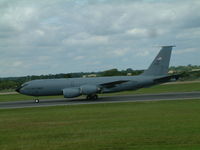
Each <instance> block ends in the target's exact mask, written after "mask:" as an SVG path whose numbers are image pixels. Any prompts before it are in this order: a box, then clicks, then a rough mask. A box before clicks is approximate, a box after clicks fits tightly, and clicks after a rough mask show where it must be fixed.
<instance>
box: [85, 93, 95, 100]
mask: <svg viewBox="0 0 200 150" xmlns="http://www.w3.org/2000/svg"><path fill="white" fill-rule="evenodd" d="M86 99H87V100H96V99H98V95H96V94H95V95H87V97H86Z"/></svg>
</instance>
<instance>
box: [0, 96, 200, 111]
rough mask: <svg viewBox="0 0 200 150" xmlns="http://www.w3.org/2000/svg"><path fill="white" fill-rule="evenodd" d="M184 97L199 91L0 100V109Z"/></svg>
mask: <svg viewBox="0 0 200 150" xmlns="http://www.w3.org/2000/svg"><path fill="white" fill-rule="evenodd" d="M184 99H188V100H189V99H200V92H184V93H163V94H137V95H125V96H102V97H100V98H99V99H98V100H85V99H83V98H75V99H64V98H63V99H51V100H40V102H39V103H35V101H34V100H24V101H15V102H0V109H8V108H26V107H45V106H60V105H82V104H99V103H121V102H137V101H162V100H184Z"/></svg>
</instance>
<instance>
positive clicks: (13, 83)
mask: <svg viewBox="0 0 200 150" xmlns="http://www.w3.org/2000/svg"><path fill="white" fill-rule="evenodd" d="M169 70H171V72H172V74H180V73H181V74H182V77H181V78H180V80H196V79H200V66H196V65H188V66H176V67H175V66H172V67H170V69H169ZM142 72H143V70H133V69H131V68H128V69H126V70H118V69H115V68H114V69H110V70H105V71H101V72H78V73H60V74H49V75H32V76H24V77H7V78H0V90H4V89H15V88H16V87H18V86H20V85H21V84H23V83H24V82H27V81H31V80H36V79H59V78H77V77H83V76H84V75H90V74H95V75H96V76H97V77H103V76H126V75H127V74H129V75H132V76H134V75H139V74H141V73H142Z"/></svg>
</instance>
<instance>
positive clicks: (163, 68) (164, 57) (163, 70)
mask: <svg viewBox="0 0 200 150" xmlns="http://www.w3.org/2000/svg"><path fill="white" fill-rule="evenodd" d="M172 47H175V46H162V48H161V50H160V52H159V53H158V55H157V56H156V58H155V59H154V61H153V62H152V64H151V65H150V66H149V68H148V69H147V70H145V71H144V73H143V74H142V75H145V76H162V75H166V74H167V73H168V69H169V62H170V57H171V51H172Z"/></svg>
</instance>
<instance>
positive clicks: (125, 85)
mask: <svg viewBox="0 0 200 150" xmlns="http://www.w3.org/2000/svg"><path fill="white" fill-rule="evenodd" d="M173 47H174V46H162V48H161V50H160V52H159V53H158V55H157V56H156V58H155V59H154V60H153V62H152V64H151V65H150V66H149V68H148V69H147V70H145V71H144V73H142V74H141V75H138V76H113V77H93V78H68V79H43V80H33V81H29V82H26V83H24V84H22V85H21V86H20V87H18V88H17V89H16V91H17V92H19V93H21V94H25V95H31V96H36V97H38V96H50V95H64V97H65V98H73V97H78V96H80V95H86V96H87V99H97V98H98V96H97V94H99V93H112V92H119V91H126V90H136V89H139V88H144V87H149V86H152V85H156V84H161V83H164V82H168V81H171V80H176V79H177V78H178V76H177V75H168V68H169V62H170V57H171V51H172V48H173ZM35 102H39V99H38V98H37V99H36V100H35Z"/></svg>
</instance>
